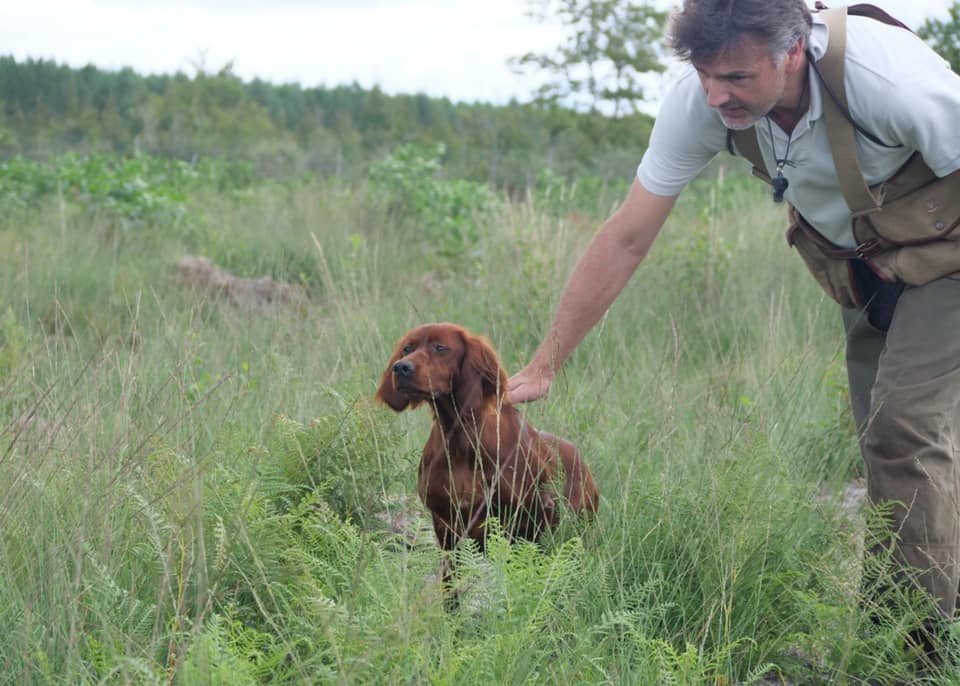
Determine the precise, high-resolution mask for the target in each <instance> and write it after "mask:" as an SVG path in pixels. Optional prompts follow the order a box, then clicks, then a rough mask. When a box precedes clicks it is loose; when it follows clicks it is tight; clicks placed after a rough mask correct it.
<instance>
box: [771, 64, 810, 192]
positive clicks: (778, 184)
mask: <svg viewBox="0 0 960 686" xmlns="http://www.w3.org/2000/svg"><path fill="white" fill-rule="evenodd" d="M808 78H809V77H808ZM806 94H807V80H805V81H804V82H803V90H802V91H800V101H799V102H798V103H797V109H796V111H795V112H794V113H793V118H794V120H795V122H794V125H793V128H792V129H790V133H788V134H787V148H786V150H784V151H783V157H782V158H780V157H777V145H776V142H775V141H774V140H773V125H772V124H770V115H769V113H768V114H767V115H766V116H765V117H764V119H766V120H767V133H769V134H770V148H771V149H772V150H773V158H774V160H775V161H776V163H777V175H776V176H774V177H773V179H772V180H771V184H772V185H773V201H774V202H783V194H784V193H785V192H786V191H787V188H789V187H790V182H789V181H788V180H787V177H785V176H784V175H783V168H784V167H796V166H797V163H796V162H794V161H793V160H791V159H789V157H790V143H792V142H793V130H794V129H795V128H796V127H797V124H798V123H799V120H800V108H802V107H803V96H804V95H806Z"/></svg>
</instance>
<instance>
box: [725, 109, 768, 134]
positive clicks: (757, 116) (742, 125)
mask: <svg viewBox="0 0 960 686" xmlns="http://www.w3.org/2000/svg"><path fill="white" fill-rule="evenodd" d="M774 104H775V103H774ZM715 109H716V110H717V114H719V115H720V120H721V121H722V122H723V125H724V126H726V127H727V128H728V129H732V130H734V131H743V130H745V129H749V128H750V127H751V126H753V125H754V124H756V123H757V122H758V121H760V120H761V119H763V118H764V117H765V116H766V115H767V114H769V113H770V110H772V109H773V105H770V106H769V107H766V108H764V109H763V111H762V112H759V113H758V112H757V109H759V108H757V109H754V108H746V107H744V106H743V105H740V107H738V108H737V109H738V110H739V111H740V112H742V114H741V116H740V117H738V118H737V119H733V120H728V119H727V118H726V117H725V116H724V113H723V109H721V108H719V107H717V108H715Z"/></svg>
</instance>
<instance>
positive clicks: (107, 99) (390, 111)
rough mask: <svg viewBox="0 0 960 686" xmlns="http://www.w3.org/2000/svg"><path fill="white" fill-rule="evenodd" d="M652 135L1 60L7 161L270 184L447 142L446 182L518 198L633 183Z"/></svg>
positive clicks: (594, 123) (431, 105)
mask: <svg viewBox="0 0 960 686" xmlns="http://www.w3.org/2000/svg"><path fill="white" fill-rule="evenodd" d="M652 125H653V120H652V118H650V117H649V116H647V115H642V114H636V115H630V116H626V117H620V118H611V117H607V116H604V115H600V114H584V113H578V112H574V111H572V110H568V109H563V108H542V107H537V106H535V105H531V104H522V103H519V102H511V103H509V104H506V105H492V104H487V103H455V102H451V101H450V100H448V99H446V98H433V97H428V96H426V95H423V94H414V95H388V94H386V93H384V92H383V91H382V90H380V89H379V88H376V87H374V88H372V89H365V88H361V87H360V86H359V85H357V84H353V85H343V86H335V87H329V88H328V87H318V88H304V87H301V86H300V85H296V84H286V85H275V84H271V83H268V82H265V81H262V80H254V81H250V82H246V81H244V80H242V79H240V78H239V77H237V76H236V75H235V74H234V73H233V72H232V71H231V68H230V66H227V67H224V68H223V69H221V70H220V71H218V72H216V73H205V72H202V71H200V72H198V73H197V74H196V75H195V76H188V75H186V74H184V73H180V72H178V73H176V74H173V75H161V76H143V75H140V74H137V73H136V72H134V71H133V70H131V69H129V68H128V69H122V70H120V71H106V70H102V69H98V68H97V67H94V66H87V67H83V68H80V69H77V68H73V67H70V66H66V65H62V64H58V63H56V62H54V61H49V60H32V59H31V60H26V61H22V62H18V61H17V60H16V59H14V58H13V57H0V160H3V159H9V158H11V157H15V156H18V155H19V156H23V157H27V158H32V159H44V158H49V157H53V156H57V155H60V154H63V153H65V152H67V151H75V152H78V153H81V154H83V153H111V154H118V155H131V154H134V153H135V152H144V153H149V154H151V155H159V156H165V157H174V158H177V159H183V160H191V159H195V158H198V157H203V156H207V157H228V158H231V159H241V160H245V161H247V162H249V163H251V164H252V166H253V168H254V169H255V171H256V173H257V174H258V175H262V176H274V177H277V176H289V175H292V174H305V173H310V174H314V175H318V176H321V177H341V178H343V179H344V180H346V181H351V180H355V179H358V178H362V177H363V176H365V175H366V173H367V170H368V168H369V165H370V164H371V163H372V162H375V161H377V160H380V159H383V158H384V157H385V156H387V155H389V154H390V153H391V151H392V150H393V149H394V148H396V146H398V145H401V144H423V145H426V146H433V145H435V144H438V143H442V144H443V145H444V146H445V158H444V160H443V165H444V173H445V174H447V175H450V176H455V177H459V178H468V179H473V180H477V181H486V182H489V183H491V184H493V185H494V186H496V187H500V188H516V189H522V188H524V187H526V186H527V185H529V184H530V183H532V182H534V181H536V179H537V178H538V177H540V175H542V174H544V173H547V174H550V175H553V176H559V177H566V178H569V179H573V178H576V177H577V176H579V175H589V176H594V177H600V178H602V179H604V180H610V179H616V178H619V179H624V178H629V177H630V176H631V175H632V173H633V169H634V168H635V167H636V164H637V163H638V162H639V160H640V156H641V154H642V152H643V150H644V148H645V147H646V144H647V140H648V138H649V134H650V129H651V127H652Z"/></svg>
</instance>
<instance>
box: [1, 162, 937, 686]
mask: <svg viewBox="0 0 960 686" xmlns="http://www.w3.org/2000/svg"><path fill="white" fill-rule="evenodd" d="M442 155H443V150H437V149H434V148H422V147H421V148H417V147H403V148H399V149H396V150H395V151H394V153H393V154H392V155H391V156H389V157H387V158H385V159H383V160H382V161H381V162H379V163H377V164H375V165H374V166H373V167H372V170H371V173H370V176H369V179H368V180H365V181H362V182H355V183H349V184H347V183H344V182H343V180H342V179H338V178H336V177H329V178H325V179H318V178H317V177H315V176H311V175H304V176H298V177H289V178H287V179H286V180H283V181H270V180H264V179H261V178H255V177H254V176H253V175H252V174H250V173H249V169H247V168H245V167H243V165H236V164H230V163H227V162H216V161H202V162H198V163H195V164H191V163H189V162H178V161H172V160H167V159H159V158H152V157H149V156H146V155H141V156H136V157H132V158H129V159H120V158H98V157H77V156H67V157H57V158H53V159H50V160H48V161H47V162H43V163H41V162H30V161H26V160H23V159H19V158H15V159H12V160H8V161H7V162H6V163H4V164H3V165H2V166H0V628H2V633H3V635H4V638H5V640H4V641H3V642H2V643H0V665H2V666H3V671H4V679H5V680H7V679H8V680H9V681H10V682H13V683H62V684H78V683H90V684H95V683H97V684H99V683H105V684H113V683H137V684H160V683H175V684H228V683H229V684H259V683H271V684H272V683H297V684H299V683H316V684H327V683H332V684H368V683H369V684H436V685H443V684H451V685H452V684H491V683H497V684H575V683H589V684H735V683H793V684H808V683H857V682H856V681H854V680H853V678H854V675H856V676H857V677H867V676H873V677H876V678H880V679H881V680H883V679H890V678H893V677H895V676H904V675H908V674H909V672H908V671H907V670H908V664H909V659H910V656H909V655H905V654H903V652H902V651H901V649H900V646H899V643H898V640H897V638H898V636H900V635H901V634H902V632H903V630H904V628H905V627H908V626H910V625H911V623H912V622H915V621H916V620H917V617H918V616H920V614H921V613H922V612H923V611H924V610H925V607H924V605H923V602H922V600H921V599H919V598H917V597H913V596H911V595H910V594H904V595H902V596H898V597H896V598H893V599H892V601H891V604H893V605H894V606H896V607H897V608H898V612H897V613H896V614H889V615H880V617H879V621H876V622H871V621H869V620H868V619H867V614H866V613H865V612H864V611H863V609H862V608H861V607H860V605H859V603H858V601H857V598H858V589H859V587H860V586H861V584H866V585H868V586H872V585H877V586H878V587H883V586H885V584H884V580H885V578H886V574H887V573H888V572H887V566H886V565H885V560H884V559H883V557H882V556H880V557H877V558H876V559H873V560H871V561H870V562H869V563H868V564H866V565H862V564H861V562H860V560H861V549H862V545H863V535H862V531H863V528H864V526H866V529H867V531H870V530H871V529H872V527H871V526H870V524H871V522H872V521H873V520H874V519H882V517H883V514H884V513H883V512H879V513H870V512H864V513H863V514H856V513H854V512H852V511H851V510H850V509H849V508H845V507H843V506H842V504H841V502H840V499H839V497H838V496H839V494H840V493H841V490H842V489H843V487H844V485H845V484H847V483H848V482H850V481H851V480H852V479H855V478H856V477H857V476H858V472H859V466H858V460H859V458H858V454H857V450H856V441H855V436H854V431H853V428H852V426H851V423H850V419H849V416H848V411H847V402H848V398H847V391H846V381H845V372H844V366H843V349H842V335H841V332H840V322H839V314H838V312H837V311H836V308H835V307H834V306H833V305H832V304H831V303H830V302H827V301H826V299H825V296H823V295H822V294H821V293H820V292H819V290H818V289H817V287H816V286H815V284H814V283H813V280H812V279H810V278H809V277H808V276H807V275H806V273H805V272H804V270H803V267H802V265H801V263H800V260H798V259H796V256H794V255H792V254H791V251H790V250H789V249H788V247H787V246H786V243H785V241H784V240H783V216H782V208H780V207H778V206H774V205H773V204H772V203H771V202H769V199H768V198H769V196H768V195H767V194H765V193H764V192H763V190H762V189H761V188H759V187H758V186H757V185H756V184H754V183H753V182H751V181H749V180H748V179H747V178H746V175H745V173H743V171H742V170H740V169H739V168H737V169H731V168H730V167H729V166H723V167H719V166H718V167H716V168H713V169H711V170H709V171H708V172H707V173H705V174H704V175H703V177H702V178H701V179H699V180H698V181H697V182H696V183H695V184H694V186H693V187H692V188H691V189H690V191H689V192H688V193H687V194H686V195H685V197H684V198H683V200H682V201H681V203H680V204H679V206H678V209H677V211H676V212H675V213H674V215H673V217H672V218H671V219H670V222H669V224H668V226H667V227H666V229H665V230H664V233H663V235H662V236H661V238H660V239H659V241H658V243H657V244H656V246H655V247H654V250H653V252H652V254H651V256H650V258H649V260H648V261H647V263H645V264H644V265H643V266H642V267H641V269H640V271H639V272H638V274H637V275H636V277H635V278H634V280H633V281H632V282H631V284H630V285H629V287H628V289H627V291H626V292H625V293H624V294H623V296H622V297H621V298H620V299H619V300H618V301H617V303H616V304H615V305H614V307H613V308H612V310H611V311H610V313H609V314H608V316H607V317H606V318H605V319H604V321H603V322H602V323H601V324H600V325H599V326H598V327H597V328H596V330H595V331H594V332H593V333H591V335H590V336H589V337H588V338H587V340H586V341H585V342H584V344H583V345H582V346H581V348H580V350H579V351H578V352H577V353H576V354H575V356H574V357H573V358H572V359H571V360H570V362H569V363H568V365H567V366H566V368H565V369H564V371H563V374H562V375H561V376H560V377H559V380H558V382H557V384H556V385H555V387H554V389H553V390H552V392H551V395H550V396H549V398H547V399H545V400H543V401H540V402H538V403H534V404H530V405H528V406H526V407H524V408H523V410H524V412H525V414H526V416H527V417H528V418H529V419H530V420H531V422H532V423H534V424H535V425H537V426H539V427H542V428H544V429H547V430H549V431H552V432H556V433H559V434H562V435H564V436H566V437H568V438H570V439H571V440H574V441H575V442H576V443H577V444H578V445H579V446H580V448H581V449H582V451H583V453H584V455H585V456H586V459H587V460H588V462H589V464H590V465H591V468H592V469H593V471H594V475H595V477H596V478H597V481H598V485H599V487H600V490H601V493H602V496H603V499H602V504H601V508H600V512H599V514H598V516H597V518H596V519H595V520H594V521H592V522H576V521H569V522H565V523H564V526H563V527H562V529H561V531H559V532H557V534H556V535H555V536H553V537H551V538H550V540H548V541H546V542H545V543H544V545H542V546H540V547H537V546H534V545H531V544H521V545H510V544H508V543H507V542H506V541H504V540H503V538H502V537H498V536H497V535H496V533H494V534H493V539H492V543H491V546H490V550H489V554H488V555H487V556H486V557H483V558H482V557H480V556H479V555H477V554H476V552H475V551H473V550H471V549H469V548H468V549H465V550H463V551H462V554H461V565H460V568H461V570H462V575H463V578H464V581H465V585H466V587H467V591H466V597H465V599H464V601H463V602H462V603H461V607H460V608H459V609H457V610H455V611H448V610H446V609H444V605H443V602H442V598H441V593H440V589H439V588H438V585H437V581H436V570H437V568H438V565H439V555H438V551H437V548H436V545H435V543H434V541H433V538H432V533H431V531H430V530H429V527H428V525H427V523H426V521H425V518H424V515H423V511H422V509H421V508H420V506H419V504H418V503H417V502H416V500H415V499H414V498H413V497H412V496H413V494H414V492H415V483H416V466H417V461H418V458H419V451H420V448H421V446H422V444H423V442H424V440H425V438H426V434H427V431H428V429H429V417H428V413H427V412H426V411H422V412H416V413H406V414H404V415H400V416H397V415H394V414H393V413H392V412H390V411H389V410H387V409H385V408H382V407H378V406H376V405H375V404H374V403H373V402H372V396H373V392H374V390H375V388H376V384H377V381H378V379H379V375H380V374H381V372H382V371H383V367H384V365H385V364H386V361H387V359H388V356H389V354H390V351H391V350H392V346H393V344H394V342H395V340H396V339H397V338H398V337H399V336H400V335H401V334H402V333H403V332H404V331H406V330H407V329H409V328H411V327H412V326H414V325H417V324H420V323H424V322H428V321H436V320H448V321H455V322H458V323H461V324H463V325H466V326H467V327H469V328H471V329H473V330H474V331H476V332H479V333H483V334H485V335H487V336H488V337H489V338H490V339H491V340H492V341H493V342H494V343H495V345H496V346H497V347H498V349H499V351H500V353H501V355H502V358H503V361H504V364H505V366H506V368H507V369H508V370H509V371H511V372H512V371H516V370H517V369H518V368H519V366H520V365H522V364H523V363H524V362H526V360H527V359H528V357H529V355H530V354H531V353H532V350H533V348H534V346H535V345H536V344H537V342H538V341H539V339H540V337H541V336H542V334H543V332H544V329H545V326H546V324H547V322H548V319H549V317H550V315H551V313H552V310H553V307H554V305H555V303H556V300H557V297H558V295H559V291H560V288H561V286H562V284H563V282H564V280H565V278H566V276H567V274H568V273H569V271H570V269H571V267H572V265H573V263H574V261H575V259H576V257H577V256H578V254H579V252H580V251H581V250H582V249H583V247H584V246H585V245H586V243H587V241H588V240H589V238H590V236H591V234H592V232H593V231H594V230H595V228H596V226H597V224H598V222H599V220H600V219H602V217H604V216H605V215H606V214H607V212H608V211H609V210H610V209H611V208H612V207H613V206H614V205H615V203H616V202H617V201H618V200H619V198H620V196H621V195H622V194H623V192H624V191H625V190H626V188H627V184H628V183H629V178H624V179H623V180H622V183H607V182H604V181H602V180H600V179H598V178H594V177H586V178H583V179H582V180H581V181H579V182H577V183H568V182H565V181H564V180H562V179H560V178H555V177H552V176H550V175H542V176H541V177H540V178H539V179H537V180H536V181H535V183H533V184H532V185H531V187H530V189H529V191H528V192H526V193H525V194H520V195H519V196H518V194H516V193H514V194H511V195H508V194H505V193H502V192H499V191H494V190H491V188H490V187H489V186H488V185H486V184H485V183H481V182H479V181H473V180H466V179H463V178H449V177H447V176H446V175H445V174H444V167H443V157H442ZM187 254H193V255H204V256H207V257H209V258H210V259H211V260H213V262H214V263H216V264H217V265H219V266H221V267H223V268H224V269H227V270H230V271H231V272H233V273H235V274H238V275H243V276H258V275H268V276H271V277H272V278H274V279H277V280H282V281H287V282H290V283H295V284H299V285H302V286H304V287H305V288H306V289H307V292H308V293H309V301H308V302H307V303H306V304H302V305H301V306H295V307H284V306H270V305H257V304H250V305H248V306H243V305H240V304H238V303H235V302H231V301H229V300H227V299H223V298H217V297H213V296H210V295H204V294H198V293H196V292H195V291H192V290H190V289H188V288H184V287H183V286H182V285H181V284H180V283H178V281H177V278H176V270H175V268H174V265H175V264H176V262H177V260H178V259H179V258H180V257H182V256H184V255H187ZM890 593H893V592H892V591H891V592H890ZM939 683H944V681H943V680H941V681H939Z"/></svg>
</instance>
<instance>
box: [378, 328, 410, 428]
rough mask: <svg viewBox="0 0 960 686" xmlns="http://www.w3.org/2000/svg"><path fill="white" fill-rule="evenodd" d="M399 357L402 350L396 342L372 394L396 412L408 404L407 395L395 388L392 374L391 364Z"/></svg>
mask: <svg viewBox="0 0 960 686" xmlns="http://www.w3.org/2000/svg"><path fill="white" fill-rule="evenodd" d="M401 343H402V341H401ZM401 357H403V351H402V349H401V348H400V344H398V345H397V349H396V350H395V351H394V353H393V356H392V357H391V358H390V361H389V362H388V363H387V369H386V370H385V371H384V372H383V377H382V378H381V379H380V387H379V388H378V389H377V394H376V395H375V396H374V398H375V399H376V400H379V401H380V402H382V403H383V404H384V405H387V406H388V407H389V408H391V409H392V410H394V411H396V412H403V411H404V410H405V409H407V407H409V406H410V398H409V396H407V394H406V393H401V392H400V391H398V390H397V384H396V381H395V379H394V376H393V365H395V364H396V363H397V362H398V361H399V360H400V358H401Z"/></svg>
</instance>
